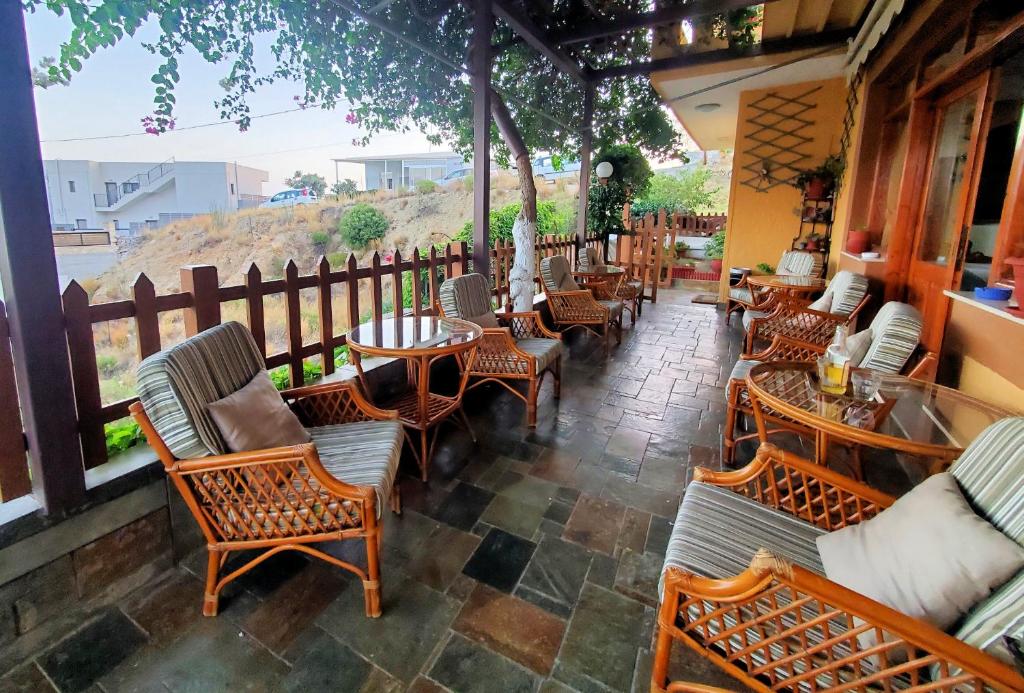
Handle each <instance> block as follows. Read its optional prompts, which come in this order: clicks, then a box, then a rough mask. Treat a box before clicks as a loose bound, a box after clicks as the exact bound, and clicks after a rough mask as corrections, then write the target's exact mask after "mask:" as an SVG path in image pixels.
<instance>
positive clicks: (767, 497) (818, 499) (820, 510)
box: [693, 443, 896, 531]
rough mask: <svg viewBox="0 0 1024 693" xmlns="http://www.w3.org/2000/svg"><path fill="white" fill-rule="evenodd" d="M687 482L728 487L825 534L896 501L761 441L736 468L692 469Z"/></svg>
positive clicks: (857, 520)
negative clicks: (814, 526)
mask: <svg viewBox="0 0 1024 693" xmlns="http://www.w3.org/2000/svg"><path fill="white" fill-rule="evenodd" d="M693 478H694V480H695V481H701V482H704V483H707V484H713V485H715V486H722V487H725V488H728V489H730V490H732V491H734V492H735V493H738V494H740V495H743V496H747V497H748V498H751V499H753V500H756V501H757V502H759V503H762V504H763V505H767V506H769V507H771V508H775V509H776V510H781V511H782V512H786V513H789V514H790V515H793V516H795V517H798V518H800V519H801V520H805V521H806V522H810V523H811V524H814V525H817V526H818V527H821V528H822V529H827V530H829V531H832V530H835V529H840V528H842V527H846V526H848V525H853V524H857V523H858V522H862V521H864V520H868V519H870V518H872V517H874V516H875V515H877V514H878V513H880V512H881V511H882V510H884V509H885V508H888V507H889V506H890V505H892V504H893V503H894V502H895V501H896V499H895V498H893V497H892V496H890V495H888V494H886V493H882V492H881V491H878V490H876V489H873V488H871V487H870V486H868V485H867V484H862V483H860V482H858V481H855V480H853V479H851V478H850V477H848V476H844V475H843V474H840V473H838V472H835V471H833V470H831V469H829V468H827V467H824V466H822V465H817V464H814V463H813V462H811V461H810V460H805V459H804V458H802V457H798V456H797V455H793V454H791V453H787V452H783V451H782V450H779V449H778V448H777V447H775V446H774V445H772V444H770V443H763V444H762V445H761V447H760V448H758V450H757V455H756V456H755V457H754V459H753V460H751V462H750V464H748V465H747V466H746V467H743V468H742V469H737V470H735V471H727V472H717V471H713V470H711V469H707V468H704V467H697V468H696V469H695V470H694V472H693Z"/></svg>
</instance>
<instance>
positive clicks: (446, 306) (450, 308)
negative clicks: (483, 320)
mask: <svg viewBox="0 0 1024 693" xmlns="http://www.w3.org/2000/svg"><path fill="white" fill-rule="evenodd" d="M438 299H439V300H440V302H441V310H443V311H444V314H445V316H446V317H449V318H459V319H460V320H471V321H473V322H475V318H479V317H480V316H482V315H486V314H489V313H493V312H494V311H493V310H492V308H491V287H490V285H489V283H488V281H487V277H485V276H484V275H482V274H477V273H473V274H464V275H462V276H461V277H452V278H451V279H446V280H444V282H443V283H442V284H441V287H440V289H438Z"/></svg>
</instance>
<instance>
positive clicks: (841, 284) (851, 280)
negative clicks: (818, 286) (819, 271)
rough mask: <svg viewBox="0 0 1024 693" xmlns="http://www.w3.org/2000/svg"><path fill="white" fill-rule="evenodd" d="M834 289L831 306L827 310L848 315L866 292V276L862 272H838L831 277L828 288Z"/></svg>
mask: <svg viewBox="0 0 1024 693" xmlns="http://www.w3.org/2000/svg"><path fill="white" fill-rule="evenodd" d="M833 286H834V287H835V289H834V290H833V292H832V306H831V309H830V311H829V312H831V313H835V314H836V315H849V314H850V313H852V312H853V311H854V310H856V309H857V306H858V305H860V302H861V301H862V300H864V296H866V295H867V293H868V278H867V277H865V276H864V275H863V274H854V273H853V272H846V271H843V272H839V273H837V274H836V276H835V277H834V278H833V279H832V283H831V284H829V288H830V289H832V288H833Z"/></svg>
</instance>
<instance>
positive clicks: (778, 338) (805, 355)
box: [740, 334, 825, 361]
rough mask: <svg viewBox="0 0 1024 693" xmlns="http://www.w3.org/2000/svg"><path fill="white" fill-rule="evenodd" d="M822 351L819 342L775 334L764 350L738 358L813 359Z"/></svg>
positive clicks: (823, 349) (822, 347) (757, 359)
mask: <svg viewBox="0 0 1024 693" xmlns="http://www.w3.org/2000/svg"><path fill="white" fill-rule="evenodd" d="M824 353H825V347H824V346H823V345H821V344H814V343H813V342H805V341H804V340H802V339H797V338H796V337H787V336H786V335H782V334H777V335H775V336H773V337H772V343H771V344H770V345H768V348H766V349H765V350H764V351H759V352H757V353H755V354H743V355H742V356H740V358H741V359H747V360H753V361H814V360H815V359H817V358H818V357H819V356H821V355H822V354H824Z"/></svg>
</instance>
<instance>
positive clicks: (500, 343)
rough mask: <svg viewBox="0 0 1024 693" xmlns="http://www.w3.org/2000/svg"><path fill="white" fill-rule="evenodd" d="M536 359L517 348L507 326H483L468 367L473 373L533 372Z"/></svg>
mask: <svg viewBox="0 0 1024 693" xmlns="http://www.w3.org/2000/svg"><path fill="white" fill-rule="evenodd" d="M535 367H536V361H535V360H534V358H533V356H531V355H530V354H528V353H527V352H525V351H523V350H522V349H520V348H519V346H518V345H517V344H516V340H515V338H513V337H512V332H511V330H509V328H507V327H487V328H484V334H483V338H482V339H481V340H480V345H479V346H478V347H477V350H476V355H475V356H474V358H473V362H472V364H470V366H469V368H470V370H471V371H473V372H474V373H493V374H501V373H521V374H528V373H533V369H534V368H535Z"/></svg>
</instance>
